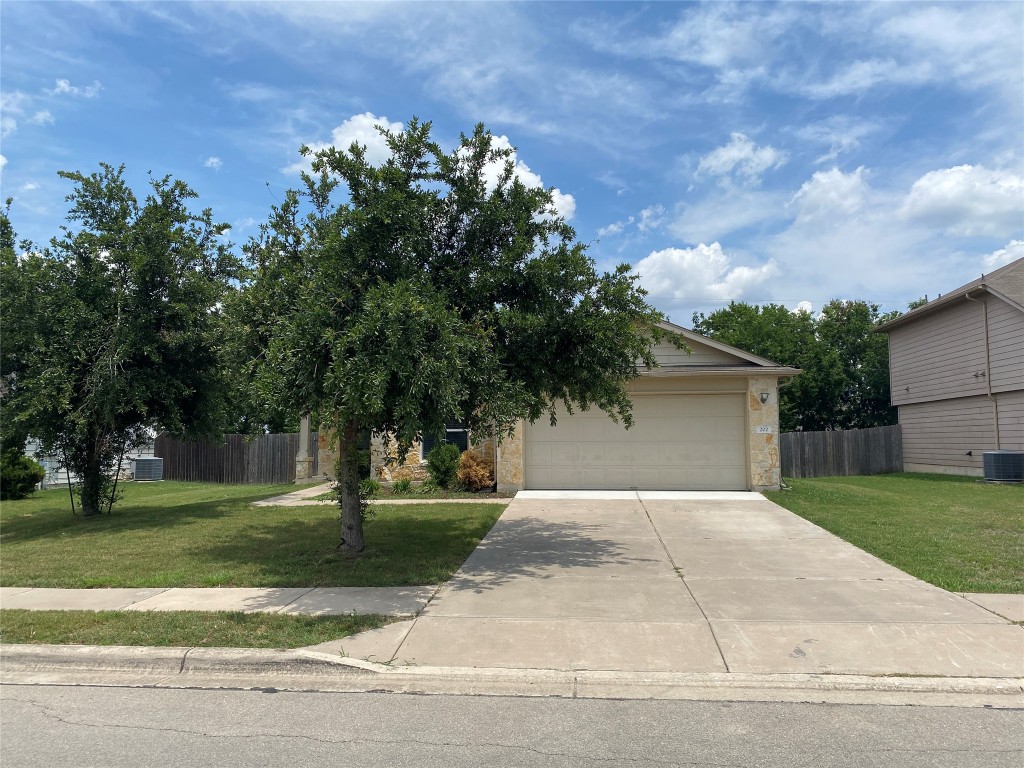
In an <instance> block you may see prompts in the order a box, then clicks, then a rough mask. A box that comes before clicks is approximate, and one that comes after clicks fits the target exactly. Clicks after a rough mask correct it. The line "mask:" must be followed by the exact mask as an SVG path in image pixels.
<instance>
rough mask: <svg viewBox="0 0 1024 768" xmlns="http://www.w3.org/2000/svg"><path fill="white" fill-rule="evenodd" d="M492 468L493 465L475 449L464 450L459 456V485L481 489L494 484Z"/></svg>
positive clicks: (470, 488)
mask: <svg viewBox="0 0 1024 768" xmlns="http://www.w3.org/2000/svg"><path fill="white" fill-rule="evenodd" d="M491 469H492V468H491V465H490V464H489V463H487V462H486V461H484V460H483V459H482V458H480V455H479V454H478V453H476V452H475V451H463V452H462V456H460V457H459V468H458V471H457V472H456V473H455V477H456V479H458V481H459V485H461V486H462V487H463V488H465V489H466V490H467V491H480V490H483V489H484V488H490V487H491V486H492V485H494V474H493V472H492V471H491Z"/></svg>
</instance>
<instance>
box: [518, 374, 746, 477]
mask: <svg viewBox="0 0 1024 768" xmlns="http://www.w3.org/2000/svg"><path fill="white" fill-rule="evenodd" d="M745 407H746V400H745V397H744V396H743V395H738V394H737V395H708V396H701V395H689V396H687V395H671V396H670V395H664V396H647V397H637V398H636V399H635V400H634V410H633V414H634V425H633V428H632V429H630V430H626V429H624V428H623V427H622V425H621V424H616V423H614V422H613V421H612V420H611V419H610V418H608V416H607V415H606V414H604V413H603V412H601V411H590V412H586V413H577V414H574V415H572V416H569V415H567V414H561V415H560V416H559V419H558V426H557V427H554V428H552V427H551V426H550V424H549V423H548V422H547V421H544V422H542V423H540V424H533V425H528V426H527V428H526V442H525V457H524V458H525V465H526V466H525V469H526V478H525V481H526V487H527V488H538V489H542V488H579V489H588V488H591V489H607V490H611V489H632V488H638V489H674V488H678V489H688V488H690V489H694V490H736V489H745V488H746V485H747V483H746V451H747V446H746V419H745Z"/></svg>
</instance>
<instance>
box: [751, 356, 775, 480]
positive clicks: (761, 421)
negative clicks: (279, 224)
mask: <svg viewBox="0 0 1024 768" xmlns="http://www.w3.org/2000/svg"><path fill="white" fill-rule="evenodd" d="M762 392H767V393H768V402H767V403H764V404H762V403H761V393H762ZM761 426H767V427H769V428H770V429H771V432H769V433H767V434H758V432H757V428H758V427H761ZM747 429H748V431H749V434H748V435H747V437H748V439H749V440H750V490H752V491H777V490H778V489H779V487H780V485H781V483H782V461H781V459H780V458H779V380H778V379H777V378H775V377H774V376H754V377H751V378H749V379H747Z"/></svg>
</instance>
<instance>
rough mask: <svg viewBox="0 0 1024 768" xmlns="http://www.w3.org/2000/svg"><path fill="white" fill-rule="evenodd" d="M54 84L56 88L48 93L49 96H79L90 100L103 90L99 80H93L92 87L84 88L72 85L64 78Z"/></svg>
mask: <svg viewBox="0 0 1024 768" xmlns="http://www.w3.org/2000/svg"><path fill="white" fill-rule="evenodd" d="M56 82H57V85H56V87H55V88H53V89H52V90H50V92H49V93H50V95H51V96H81V97H83V98H86V99H91V98H93V97H94V96H98V95H99V92H100V91H101V90H103V84H102V83H101V82H100V81H99V80H93V82H92V85H87V86H85V87H84V88H80V87H79V86H77V85H72V84H71V81H70V80H66V79H64V78H60V79H58V80H57V81H56Z"/></svg>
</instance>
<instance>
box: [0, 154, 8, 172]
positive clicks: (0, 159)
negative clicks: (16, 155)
mask: <svg viewBox="0 0 1024 768" xmlns="http://www.w3.org/2000/svg"><path fill="white" fill-rule="evenodd" d="M6 166H7V158H6V157H4V156H3V155H0V171H2V170H3V169H4V168H5V167H6Z"/></svg>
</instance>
